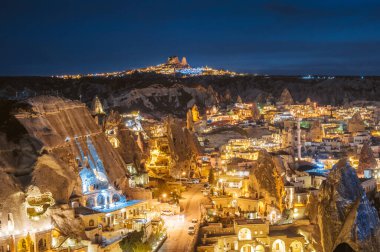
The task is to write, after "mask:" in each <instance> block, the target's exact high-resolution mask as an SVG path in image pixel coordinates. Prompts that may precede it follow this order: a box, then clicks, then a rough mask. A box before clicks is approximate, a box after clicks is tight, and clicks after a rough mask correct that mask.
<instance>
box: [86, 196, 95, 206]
mask: <svg viewBox="0 0 380 252" xmlns="http://www.w3.org/2000/svg"><path fill="white" fill-rule="evenodd" d="M94 206H95V200H94V198H88V199H87V201H86V207H89V208H92V207H94Z"/></svg>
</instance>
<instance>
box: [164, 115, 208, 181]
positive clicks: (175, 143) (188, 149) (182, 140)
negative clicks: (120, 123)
mask: <svg viewBox="0 0 380 252" xmlns="http://www.w3.org/2000/svg"><path fill="white" fill-rule="evenodd" d="M184 126H185V125H183V122H181V121H180V120H178V119H173V118H171V117H169V118H168V119H167V121H166V128H167V131H168V134H167V135H168V142H169V148H170V154H171V155H172V160H173V163H172V167H171V168H170V173H171V174H172V175H174V176H177V175H178V174H179V173H180V172H181V170H182V171H190V170H194V169H195V168H196V167H195V166H196V157H197V155H199V153H200V148H201V147H200V146H199V143H198V141H197V139H196V136H195V135H194V133H192V132H190V131H189V130H188V129H187V128H186V127H184Z"/></svg>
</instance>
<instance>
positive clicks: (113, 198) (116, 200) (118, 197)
mask: <svg viewBox="0 0 380 252" xmlns="http://www.w3.org/2000/svg"><path fill="white" fill-rule="evenodd" d="M119 201H120V196H119V195H117V194H114V195H113V196H112V203H115V202H119Z"/></svg>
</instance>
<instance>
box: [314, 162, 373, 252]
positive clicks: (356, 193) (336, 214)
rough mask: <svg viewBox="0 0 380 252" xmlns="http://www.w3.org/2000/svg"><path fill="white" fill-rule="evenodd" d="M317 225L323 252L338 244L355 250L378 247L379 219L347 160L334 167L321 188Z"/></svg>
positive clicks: (331, 249) (367, 249)
mask: <svg viewBox="0 0 380 252" xmlns="http://www.w3.org/2000/svg"><path fill="white" fill-rule="evenodd" d="M318 225H319V228H320V231H321V241H322V246H323V250H324V251H326V252H327V251H328V252H329V251H333V250H334V249H335V248H336V247H337V246H338V245H339V244H341V243H347V244H348V245H350V246H351V247H352V248H353V249H354V250H355V251H378V248H380V220H379V217H378V215H377V212H376V210H375V208H374V207H373V206H372V205H371V204H370V203H369V201H368V199H367V196H366V194H365V192H364V190H363V188H362V186H361V184H360V181H359V179H358V177H357V176H356V172H355V170H354V169H353V168H352V167H351V166H349V164H348V163H347V160H346V159H342V160H340V161H339V162H338V163H337V164H336V165H334V167H333V168H332V170H331V172H330V174H329V175H328V178H327V179H326V180H325V181H324V182H323V183H322V185H321V187H320V192H319V200H318Z"/></svg>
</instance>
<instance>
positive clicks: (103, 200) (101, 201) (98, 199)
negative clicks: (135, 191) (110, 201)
mask: <svg viewBox="0 0 380 252" xmlns="http://www.w3.org/2000/svg"><path fill="white" fill-rule="evenodd" d="M96 201H97V202H96V203H97V204H96V205H98V206H104V203H105V199H104V196H103V195H101V194H99V196H98V198H97V199H96Z"/></svg>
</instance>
